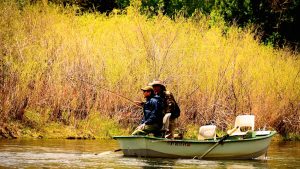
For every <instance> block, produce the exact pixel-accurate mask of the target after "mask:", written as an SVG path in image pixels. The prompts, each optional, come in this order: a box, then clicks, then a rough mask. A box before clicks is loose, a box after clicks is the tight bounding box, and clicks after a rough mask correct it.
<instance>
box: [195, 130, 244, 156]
mask: <svg viewBox="0 0 300 169" xmlns="http://www.w3.org/2000/svg"><path fill="white" fill-rule="evenodd" d="M238 128H239V126H237V127H236V128H234V129H233V130H231V131H230V133H228V134H226V135H225V136H223V137H222V138H221V139H220V140H219V141H218V142H217V143H216V144H214V145H213V146H212V147H211V148H210V149H208V150H207V151H206V152H205V153H204V154H202V156H201V157H200V159H203V158H204V157H205V156H206V155H207V154H208V153H209V152H211V151H212V150H213V149H214V148H216V147H217V146H218V145H219V144H220V143H222V142H223V141H224V140H226V139H227V138H228V137H229V136H230V135H231V134H232V133H234V132H235V131H236V130H237V129H238Z"/></svg>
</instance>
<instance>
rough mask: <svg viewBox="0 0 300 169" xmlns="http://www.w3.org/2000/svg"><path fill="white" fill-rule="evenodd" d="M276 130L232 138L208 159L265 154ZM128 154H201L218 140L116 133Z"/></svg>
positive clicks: (162, 156)
mask: <svg viewBox="0 0 300 169" xmlns="http://www.w3.org/2000/svg"><path fill="white" fill-rule="evenodd" d="M275 133H276V132H275V131H272V132H270V134H268V135H264V136H256V137H254V138H247V139H242V138H236V137H231V138H229V139H228V140H225V141H224V142H223V144H220V145H218V146H217V147H215V148H214V149H213V150H212V151H211V152H209V153H208V154H207V155H206V156H205V159H253V158H257V157H259V156H261V155H263V154H265V153H266V152H267V150H268V147H269V145H270V143H271V139H272V136H274V135H275ZM114 139H116V140H117V141H118V142H119V144H120V148H121V150H122V151H123V154H124V156H134V157H160V158H197V157H201V156H202V155H203V154H204V153H205V152H206V151H207V150H208V149H209V148H211V147H212V146H213V145H214V144H216V143H217V140H216V141H215V140H202V141H198V140H170V139H164V138H156V137H148V136H115V137H114Z"/></svg>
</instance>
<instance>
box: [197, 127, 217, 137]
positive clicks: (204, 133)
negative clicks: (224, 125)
mask: <svg viewBox="0 0 300 169" xmlns="http://www.w3.org/2000/svg"><path fill="white" fill-rule="evenodd" d="M216 128H217V126H215V125H205V126H201V127H200V128H199V134H198V140H205V139H212V138H213V139H214V140H216Z"/></svg>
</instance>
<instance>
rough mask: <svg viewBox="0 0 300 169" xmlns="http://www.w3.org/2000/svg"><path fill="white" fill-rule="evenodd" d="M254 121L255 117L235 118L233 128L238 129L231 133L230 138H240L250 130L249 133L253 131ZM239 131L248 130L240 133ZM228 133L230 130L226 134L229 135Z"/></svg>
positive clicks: (240, 116) (242, 116) (241, 116)
mask: <svg viewBox="0 0 300 169" xmlns="http://www.w3.org/2000/svg"><path fill="white" fill-rule="evenodd" d="M254 119H255V116H254V115H239V116H237V117H236V119H235V122H234V128H236V127H237V126H239V128H238V129H237V130H236V131H235V132H234V133H232V134H231V135H232V136H242V135H245V134H246V133H247V132H248V131H249V129H248V128H250V131H254ZM241 129H248V130H245V131H241ZM230 131H232V130H228V131H227V133H228V134H229V133H231V132H230Z"/></svg>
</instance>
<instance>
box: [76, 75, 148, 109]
mask: <svg viewBox="0 0 300 169" xmlns="http://www.w3.org/2000/svg"><path fill="white" fill-rule="evenodd" d="M70 79H71V80H72V79H73V80H76V81H81V82H84V83H87V84H89V85H92V86H94V87H98V88H100V89H102V90H105V91H107V92H109V93H112V94H114V95H116V96H118V97H120V98H123V99H125V100H127V101H129V102H131V103H134V105H135V106H138V107H142V106H140V105H138V104H137V103H136V102H135V101H133V100H131V99H129V98H128V97H125V96H123V95H120V94H118V93H116V92H113V91H111V90H109V89H107V88H104V87H102V86H100V85H96V84H93V83H92V82H89V81H86V80H83V79H75V78H70Z"/></svg>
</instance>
